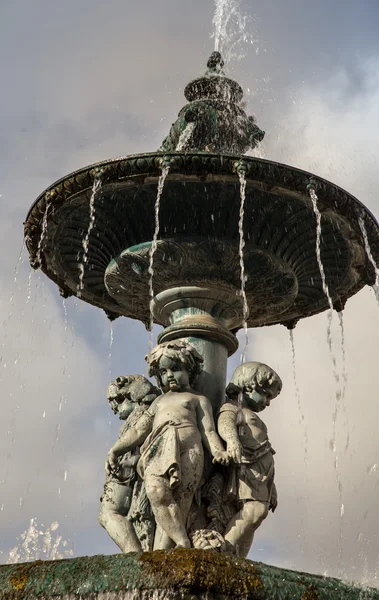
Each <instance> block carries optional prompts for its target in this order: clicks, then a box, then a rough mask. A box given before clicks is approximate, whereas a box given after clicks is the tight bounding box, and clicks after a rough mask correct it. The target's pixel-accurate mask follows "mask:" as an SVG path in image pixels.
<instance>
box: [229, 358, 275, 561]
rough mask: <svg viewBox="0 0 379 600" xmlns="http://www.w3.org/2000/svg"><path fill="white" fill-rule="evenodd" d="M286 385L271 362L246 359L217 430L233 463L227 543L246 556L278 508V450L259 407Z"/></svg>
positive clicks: (235, 372)
mask: <svg viewBox="0 0 379 600" xmlns="http://www.w3.org/2000/svg"><path fill="white" fill-rule="evenodd" d="M281 389H282V382H281V379H280V377H279V375H277V374H276V373H275V371H273V369H271V368H270V367H268V366H267V365H264V364H262V363H258V362H247V363H244V364H242V365H240V366H239V367H237V369H236V370H235V371H234V373H233V377H232V379H231V382H230V383H229V385H228V387H227V388H226V395H227V397H228V399H229V401H227V402H226V403H225V404H223V405H222V407H221V409H220V413H219V417H218V432H219V434H220V436H221V437H222V439H223V440H224V441H225V442H226V445H227V452H228V456H229V458H230V459H231V461H233V463H234V465H231V466H230V467H229V468H228V476H227V484H226V490H225V491H226V498H225V500H226V501H228V502H232V503H233V504H234V505H235V507H236V513H235V514H234V516H233V517H232V518H231V519H230V521H229V523H227V525H226V529H225V532H224V538H225V541H226V544H227V549H229V550H231V551H233V552H234V553H235V554H237V555H238V556H242V557H246V556H247V554H248V552H249V550H250V547H251V544H252V542H253V538H254V532H255V531H256V529H257V528H258V527H259V525H260V524H261V523H262V521H263V520H264V519H265V518H266V517H267V514H268V511H269V510H270V509H271V510H272V511H274V510H275V508H276V506H277V495H276V488H275V484H274V458H273V454H274V453H275V452H274V450H273V449H272V447H271V444H270V442H269V439H268V436H267V427H266V425H265V424H264V423H263V421H261V419H260V418H259V417H258V415H257V414H256V413H257V412H261V411H262V410H264V409H265V408H266V407H267V406H270V402H271V400H272V399H273V398H275V397H276V396H277V395H278V394H279V393H280V391H281Z"/></svg>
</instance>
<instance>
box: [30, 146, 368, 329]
mask: <svg viewBox="0 0 379 600" xmlns="http://www.w3.org/2000/svg"><path fill="white" fill-rule="evenodd" d="M163 158H165V160H166V161H167V162H169V163H170V173H169V175H168V177H167V180H166V182H165V187H164V190H163V194H162V198H161V207H160V238H161V239H163V240H164V239H169V240H174V242H175V246H176V248H180V245H181V243H186V244H187V243H188V241H190V242H191V241H192V243H193V244H194V247H196V246H197V243H198V241H199V240H200V241H207V240H208V241H209V244H210V245H211V244H212V243H214V245H215V247H217V246H218V247H219V245H220V244H221V245H223V246H224V248H225V251H226V253H225V256H224V255H223V254H221V255H219V256H218V257H215V253H214V252H213V255H212V252H210V253H209V259H210V263H209V265H207V266H206V267H205V265H204V272H203V275H202V277H203V278H204V280H207V281H209V279H208V276H209V270H213V274H212V275H211V280H212V281H213V282H220V281H221V278H220V277H217V276H216V274H215V273H216V271H217V268H218V265H220V264H222V269H223V270H224V271H225V269H226V270H227V265H226V261H227V260H230V259H231V260H232V263H234V264H237V261H238V241H239V236H238V214H239V207H240V188H239V179H238V176H237V170H238V169H239V168H242V169H243V170H244V172H245V174H246V180H247V187H246V205H245V219H244V234H245V240H246V247H245V252H246V258H247V264H246V268H245V269H246V274H247V282H246V287H247V293H248V295H249V293H250V290H254V289H257V288H258V289H260V290H262V294H263V295H262V302H261V303H259V304H257V301H256V298H254V301H253V300H252V301H251V302H250V305H249V309H250V317H249V320H248V325H249V326H257V325H270V324H274V323H284V324H286V325H288V326H291V325H292V324H293V323H294V322H295V321H296V320H298V319H301V318H304V317H308V316H310V315H313V314H316V313H318V312H321V311H323V310H326V309H327V308H328V301H327V298H326V296H325V294H324V292H323V289H322V283H321V277H320V272H319V267H318V264H317V260H316V251H315V247H316V219H315V216H314V213H313V209H312V204H311V200H310V198H309V195H308V185H309V184H310V182H312V184H313V185H314V186H315V188H316V190H317V194H318V198H319V208H320V211H321V213H322V219H321V224H322V236H321V258H322V262H323V266H324V270H325V274H326V281H327V284H328V286H329V290H330V294H331V297H332V300H333V303H334V305H335V307H336V308H337V309H338V310H340V309H341V308H342V307H343V306H344V305H345V302H346V301H347V299H348V298H349V297H351V296H352V295H354V294H355V293H356V292H358V291H359V290H360V289H361V288H362V287H363V286H364V285H366V284H372V283H373V282H374V280H375V276H374V272H373V268H372V265H371V264H370V262H369V260H368V258H367V256H366V253H365V248H364V240H363V236H362V232H361V230H360V227H359V224H358V218H359V216H362V217H363V219H364V222H365V226H366V229H367V232H368V237H369V241H370V244H371V250H372V253H373V256H374V258H376V260H377V261H379V236H378V224H377V222H376V220H375V218H374V217H373V216H372V215H371V213H370V212H369V211H368V210H367V209H366V208H365V207H364V206H363V205H362V204H361V203H360V202H359V201H358V200H357V199H356V198H354V197H353V196H351V195H350V194H348V193H347V192H345V191H344V190H342V189H341V188H339V187H337V186H335V185H333V184H332V183H330V182H327V181H325V180H323V179H320V178H316V177H315V176H313V175H311V174H310V173H307V172H305V171H301V170H300V169H295V168H294V167H289V166H287V165H282V164H279V163H274V162H271V161H267V160H263V159H258V158H253V157H249V156H243V157H239V156H231V155H224V156H219V155H214V154H210V153H207V152H203V153H193V152H181V153H175V152H173V153H169V154H165V155H164V157H163V155H162V154H160V153H152V154H144V155H134V156H130V157H125V158H119V159H115V160H110V161H107V162H104V163H97V164H96V165H92V166H91V167H87V168H85V169H81V170H79V171H76V172H75V173H73V174H72V175H69V176H68V177H65V178H63V179H61V180H60V181H58V182H57V183H56V184H54V185H52V186H51V187H50V188H49V189H48V190H47V192H44V193H43V194H42V195H41V196H40V197H39V198H38V199H37V201H36V202H35V204H34V205H33V207H32V209H31V210H30V212H29V215H28V217H27V220H26V223H25V236H26V243H27V246H28V249H29V252H30V255H31V262H32V264H33V265H34V266H36V267H38V266H39V265H38V264H36V259H37V255H38V244H39V241H40V239H41V232H42V223H43V219H44V215H45V211H46V210H47V219H46V220H47V229H46V232H45V234H44V236H43V239H42V243H41V249H40V256H41V268H42V270H43V271H44V272H45V273H46V274H47V275H48V276H49V277H50V278H51V279H52V280H53V281H55V282H56V283H57V284H58V285H59V286H60V288H61V293H62V294H64V295H71V294H76V293H77V289H78V282H79V272H80V263H81V260H82V258H81V257H82V254H83V248H82V241H83V237H84V236H85V235H86V232H87V229H88V223H89V198H90V195H91V190H92V184H93V180H94V177H95V175H96V173H97V172H98V170H100V169H101V171H102V182H103V184H102V187H101V190H100V191H99V193H98V195H97V197H96V199H95V206H96V219H95V223H94V227H93V229H92V230H91V234H90V238H89V250H88V262H87V263H86V265H85V270H84V289H83V291H82V295H81V297H82V299H83V300H85V301H87V302H89V303H91V304H94V305H95V306H99V307H101V308H103V309H105V310H106V311H110V312H111V313H113V314H114V315H125V316H128V317H131V318H136V319H139V320H141V321H143V322H147V321H148V320H149V296H148V294H147V293H146V290H147V279H146V273H145V274H143V273H142V272H135V273H133V272H131V271H128V279H127V281H128V285H127V289H128V294H129V295H130V301H131V302H132V303H133V305H134V307H133V308H131V307H130V306H127V307H125V306H124V303H123V302H121V303H118V302H117V301H116V300H115V298H114V296H113V297H112V296H111V295H110V294H109V293H108V292H107V289H106V286H105V283H104V276H105V273H106V270H107V267H108V265H109V263H110V262H111V261H113V260H114V259H116V262H117V261H118V260H119V259H118V258H117V257H118V256H119V255H120V254H121V253H122V252H123V251H124V250H126V249H128V248H130V247H133V246H136V245H140V244H144V243H146V242H149V241H150V240H151V239H152V238H153V233H154V203H155V198H156V189H157V187H156V186H157V178H158V176H159V174H160V166H161V163H162V160H163ZM46 207H47V208H46ZM148 245H150V244H148ZM203 247H204V246H203ZM249 255H251V256H252V257H253V260H252V261H251V263H250V262H249ZM228 256H229V257H230V258H229V259H228ZM256 257H258V258H259V260H257V261H255V258H256ZM158 258H159V253H158V254H157V259H158ZM259 261H261V263H260V262H259ZM190 262H191V256H188V264H187V269H186V274H185V278H186V281H187V283H188V284H191V283H192V281H191V280H189V279H188V271H189V270H190ZM224 263H225V264H224ZM269 263H272V265H277V266H278V265H282V267H283V275H284V277H283V278H282V279H281V281H280V282H276V285H279V287H281V289H282V292H283V296H284V295H286V294H287V293H288V292H290V294H291V296H292V294H293V290H294V288H293V285H295V286H296V287H297V294H296V297H295V298H294V301H293V303H291V302H290V306H288V307H287V308H285V310H282V309H281V308H280V309H278V310H272V312H271V313H270V314H267V311H266V308H265V304H266V302H267V298H268V294H265V293H264V289H265V287H267V283H268V281H269V280H270V279H272V278H273V277H275V275H276V273H277V271H276V270H275V269H276V268H277V266H276V267H275V268H274V270H273V271H272V270H271V269H267V264H269ZM260 264H261V268H260ZM192 265H193V267H194V268H195V267H196V270H197V276H196V281H198V280H199V278H200V279H201V275H200V274H199V268H200V266H199V265H198V264H196V252H195V253H194V254H193V260H192ZM161 266H163V265H161ZM157 272H158V271H157ZM173 276H174V278H175V279H178V278H179V279H180V280H181V281H183V277H181V276H180V273H178V272H177V271H175V272H173ZM194 276H195V275H194ZM238 276H239V274H238V271H237V272H235V273H234V275H233V276H230V275H228V276H226V279H224V280H223V281H224V283H226V284H230V285H232V286H233V287H235V289H236V292H237V291H238V289H239V287H240V284H239V282H238ZM166 283H169V282H168V281H167V277H166V280H165V279H164V276H163V272H162V281H160V278H159V276H157V277H156V278H155V282H154V286H155V289H156V290H157V292H158V291H160V290H161V289H162V287H163V286H164V285H166ZM288 286H289V287H288ZM268 289H269V290H270V293H271V291H272V288H271V287H270V286H268ZM290 299H291V298H290Z"/></svg>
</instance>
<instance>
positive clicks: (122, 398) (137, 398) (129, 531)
mask: <svg viewBox="0 0 379 600" xmlns="http://www.w3.org/2000/svg"><path fill="white" fill-rule="evenodd" d="M160 393H161V392H160V390H158V388H156V387H155V386H154V385H152V383H150V381H148V380H147V379H146V378H145V377H143V376H142V375H128V376H127V377H117V379H116V380H115V381H112V382H111V383H110V384H109V386H108V390H107V397H108V401H109V404H110V406H111V408H112V410H113V412H114V414H118V416H119V418H120V419H121V420H123V421H125V423H124V425H123V426H122V427H121V430H120V433H119V436H118V439H119V438H120V437H122V436H123V435H124V434H125V432H127V431H128V429H130V428H131V427H132V426H133V425H134V424H135V423H136V421H138V419H139V418H140V417H141V415H142V414H143V413H144V412H145V411H146V410H147V409H148V408H149V406H150V404H151V403H152V402H153V400H155V398H156V397H157V396H159V395H160ZM139 456H140V454H139V448H138V447H135V448H134V449H133V450H131V451H130V452H127V453H126V454H124V455H123V456H122V458H121V460H120V461H119V464H118V469H117V471H114V472H113V473H107V476H106V481H105V485H104V493H103V495H102V497H101V500H100V502H101V504H100V513H99V523H100V525H102V526H103V527H104V529H105V530H106V531H107V532H108V534H109V535H110V537H111V538H112V540H113V541H114V542H115V543H116V544H117V545H118V547H119V548H120V550H122V551H123V552H125V553H126V552H138V551H141V550H149V549H151V546H152V543H151V542H152V540H151V541H150V540H148V539H146V538H147V537H149V536H148V535H147V533H149V530H151V532H152V533H151V534H150V537H153V534H154V529H155V527H154V524H150V522H149V521H153V520H154V519H153V517H152V514H151V509H150V507H149V506H148V502H146V492H145V490H144V486H143V485H141V484H142V482H140V481H138V479H139V478H138V475H137V472H136V467H137V463H138V460H139ZM137 483H139V484H140V485H139V486H137V487H138V490H137V489H136V484H137ZM136 493H137V495H138V498H135V496H136ZM144 497H145V498H144ZM132 500H133V501H134V503H135V504H141V505H143V506H145V507H146V509H145V511H144V512H145V514H144V515H143V519H142V520H143V521H145V522H144V523H143V524H141V525H142V528H141V527H140V529H142V535H141V532H140V531H139V530H138V527H137V526H136V527H134V526H133V525H132V523H131V522H130V519H128V518H127V515H128V512H129V509H130V507H131V504H132ZM149 509H150V510H149ZM136 529H137V531H136ZM149 541H150V543H149ZM149 546H150V547H149Z"/></svg>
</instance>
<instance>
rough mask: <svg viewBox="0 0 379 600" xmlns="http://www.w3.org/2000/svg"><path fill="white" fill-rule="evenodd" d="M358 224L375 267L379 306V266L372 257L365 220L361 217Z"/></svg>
mask: <svg viewBox="0 0 379 600" xmlns="http://www.w3.org/2000/svg"><path fill="white" fill-rule="evenodd" d="M358 222H359V227H360V228H361V231H362V235H363V239H364V243H365V250H366V254H367V258H368V259H369V261H370V263H371V264H372V266H373V267H374V271H375V283H374V285H373V286H372V289H373V290H374V294H375V298H376V301H377V303H378V304H379V268H378V265H377V264H376V262H375V259H374V257H373V255H372V252H371V248H370V242H369V241H368V235H367V230H366V226H365V222H364V220H363V217H359V219H358Z"/></svg>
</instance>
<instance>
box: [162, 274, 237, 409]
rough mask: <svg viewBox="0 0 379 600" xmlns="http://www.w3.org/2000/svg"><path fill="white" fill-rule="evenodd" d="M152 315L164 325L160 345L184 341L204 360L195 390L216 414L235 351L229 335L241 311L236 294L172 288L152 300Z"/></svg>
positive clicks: (210, 288)
mask: <svg viewBox="0 0 379 600" xmlns="http://www.w3.org/2000/svg"><path fill="white" fill-rule="evenodd" d="M237 304H238V303H237ZM152 311H153V314H154V317H155V318H156V319H157V320H159V321H160V322H161V323H163V324H164V325H166V328H165V329H164V330H163V331H162V332H161V334H160V335H159V337H158V341H159V343H161V342H167V341H169V340H174V339H183V340H185V341H188V342H189V343H191V344H192V345H193V346H195V348H196V349H197V350H198V352H199V353H200V354H201V356H202V357H203V359H204V363H203V372H202V374H201V376H200V378H199V379H198V381H197V384H196V388H197V389H198V391H200V392H202V393H203V394H204V395H205V396H207V398H209V400H210V401H211V402H212V406H213V410H214V412H215V413H216V412H217V409H218V407H219V406H220V403H221V402H222V400H223V398H224V393H225V384H226V367H227V359H228V356H230V355H232V354H234V352H235V351H236V350H237V348H238V342H237V338H236V337H235V335H234V334H233V333H231V331H230V329H234V328H236V327H238V326H239V325H240V324H241V319H242V307H241V311H240V310H236V290H234V289H229V288H226V287H224V286H215V285H209V286H201V287H200V286H183V287H178V288H171V289H168V290H165V291H164V292H161V293H160V294H158V295H157V296H156V297H155V298H154V300H153V303H152Z"/></svg>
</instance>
